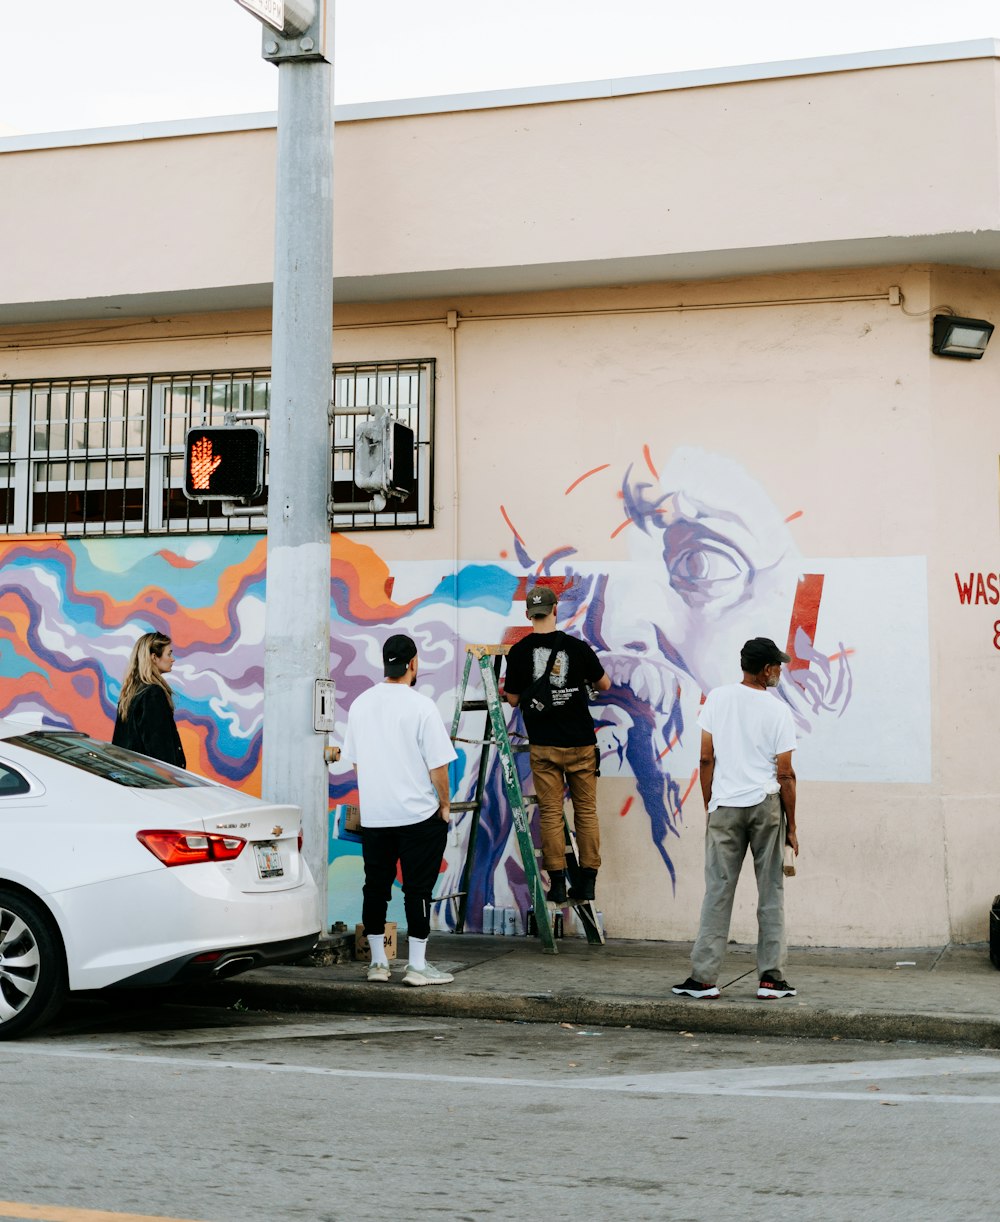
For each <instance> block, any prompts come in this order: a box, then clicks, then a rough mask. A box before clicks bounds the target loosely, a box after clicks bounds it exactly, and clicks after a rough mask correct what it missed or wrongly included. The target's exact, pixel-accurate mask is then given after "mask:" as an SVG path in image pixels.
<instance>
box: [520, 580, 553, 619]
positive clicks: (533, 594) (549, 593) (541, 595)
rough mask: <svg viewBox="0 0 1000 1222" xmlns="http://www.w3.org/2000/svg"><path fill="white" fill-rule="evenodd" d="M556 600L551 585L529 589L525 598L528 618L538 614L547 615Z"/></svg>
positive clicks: (533, 617)
mask: <svg viewBox="0 0 1000 1222" xmlns="http://www.w3.org/2000/svg"><path fill="white" fill-rule="evenodd" d="M558 602H559V599H558V598H556V592H555V590H553V589H552V587H551V586H535V588H534V589H533V590H530V591H529V593H528V597H527V599H526V600H525V604H526V606H527V610H528V616H529V618H530V619H535V618H536V616H539V615H548V613H549V612H550V611H551V610H552V608H553V607H554V606H555V605H556V604H557V603H558Z"/></svg>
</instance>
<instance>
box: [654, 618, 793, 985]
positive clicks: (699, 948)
mask: <svg viewBox="0 0 1000 1222" xmlns="http://www.w3.org/2000/svg"><path fill="white" fill-rule="evenodd" d="M790 660H791V659H790V658H789V656H788V654H787V653H782V651H781V650H780V649H779V648H778V646H777V645H775V643H774V641H771V640H769V639H768V638H767V637H761V636H758V637H754V639H753V640H751V641H747V643H746V644H745V645H744V646H743V649H742V651H741V653H740V666H741V667H742V668H743V681H742V682H741V683H732V684H729V685H727V686H725V687H717V688H715V689H714V690H713V691H711V692H709V694H708V697H707V698H706V700H705V703H704V705H703V706H702V709H701V713H700V714H699V717H698V722H699V725H700V726H701V762H700V778H701V792H702V796H703V797H704V799H705V809H706V810H707V812H708V822H707V826H706V829H705V900H704V903H703V904H702V909H701V926H700V928H699V930H698V940H697V941H696V942H695V944H694V949H693V950H692V952H691V975H690V976H689V977H688V978H687V980H685V981H684V983H683V984H678V985H675V986H674V989H673V992H674V993H678V994H681V995H684V996H687V997H698V998H710V997H718V996H719V988H718V979H719V971H720V969H721V967H722V959H723V956H724V955H725V952H726V942H727V940H728V938H729V922H730V919H731V917H732V912H733V899H734V897H735V894H736V884H737V882H738V881H739V877H740V870H741V869H742V867H743V859H744V858H745V857H746V852H747V848H748V847H749V849H750V851H751V852H752V853H753V863H754V870H755V872H756V875H757V927H758V937H757V973H758V980H759V983H758V987H757V996H758V997H759V998H761V999H762V1000H770V999H773V998H777V997H794V996H795V990H794V989H793V988H792V987H791V985H789V983H788V981H787V980H785V897H784V879H783V874H782V865H783V858H784V847H785V844H786V843H787V844H789V845H791V847H792V849H793V851H794V852H795V854H796V856H797V855H798V851H799V841H798V836H797V835H796V831H795V771H794V769H793V768H792V752H793V751H794V750H795V725H794V723H793V721H792V714H791V711H790V710H789V708H788V706H787V705H786V704H784V703H783V702H782V701H781V700H780V699H775V698H774V696H772V695H771V691H770V689H771V688H774V687H777V686H778V681H779V679H780V678H781V664H782V662H788V661H790Z"/></svg>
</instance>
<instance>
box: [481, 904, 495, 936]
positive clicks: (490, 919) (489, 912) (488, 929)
mask: <svg viewBox="0 0 1000 1222" xmlns="http://www.w3.org/2000/svg"><path fill="white" fill-rule="evenodd" d="M495 919H496V909H495V908H494V907H493V905H492V904H483V933H495V932H496V926H495V925H494V921H495Z"/></svg>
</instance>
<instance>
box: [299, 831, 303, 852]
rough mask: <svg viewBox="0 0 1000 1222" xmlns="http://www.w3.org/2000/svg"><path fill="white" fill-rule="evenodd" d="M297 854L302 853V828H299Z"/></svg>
mask: <svg viewBox="0 0 1000 1222" xmlns="http://www.w3.org/2000/svg"><path fill="white" fill-rule="evenodd" d="M299 852H300V853H301V852H302V828H301V827H300V828H299Z"/></svg>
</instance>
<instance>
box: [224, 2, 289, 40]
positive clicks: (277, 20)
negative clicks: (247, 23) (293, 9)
mask: <svg viewBox="0 0 1000 1222" xmlns="http://www.w3.org/2000/svg"><path fill="white" fill-rule="evenodd" d="M236 3H237V4H239V5H242V7H243V8H245V9H246V10H247V12H248V13H253V15H254V16H255V17H256V18H258V19H259V20H260V21H263V22H265V23H266V24H267V25H269V26H270V27H271V29H272V30H277V31H278V33H279V34H282V33H284V29H285V0H236Z"/></svg>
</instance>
